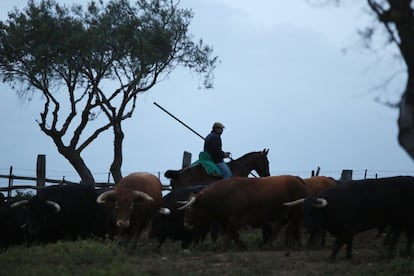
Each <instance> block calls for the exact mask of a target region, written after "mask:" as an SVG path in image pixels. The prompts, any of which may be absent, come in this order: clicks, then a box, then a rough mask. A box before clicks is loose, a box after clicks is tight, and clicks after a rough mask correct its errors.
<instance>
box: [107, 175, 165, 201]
mask: <svg viewBox="0 0 414 276" xmlns="http://www.w3.org/2000/svg"><path fill="white" fill-rule="evenodd" d="M121 190H135V191H141V192H144V193H146V194H148V195H149V196H150V197H152V199H153V200H154V202H153V203H154V204H156V205H160V204H161V200H162V185H161V182H160V180H159V179H158V178H157V177H156V176H155V175H152V174H149V173H131V174H129V175H128V176H126V177H124V178H122V179H121V180H120V181H119V182H118V184H117V185H115V187H114V191H115V192H119V191H121Z"/></svg>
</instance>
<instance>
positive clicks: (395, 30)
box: [306, 0, 414, 159]
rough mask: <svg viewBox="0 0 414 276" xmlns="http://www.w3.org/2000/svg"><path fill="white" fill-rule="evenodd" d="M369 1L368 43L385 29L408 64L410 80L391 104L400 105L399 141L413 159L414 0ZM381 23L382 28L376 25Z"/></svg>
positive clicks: (325, 0) (365, 33) (319, 0)
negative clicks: (371, 20) (370, 20)
mask: <svg viewBox="0 0 414 276" xmlns="http://www.w3.org/2000/svg"><path fill="white" fill-rule="evenodd" d="M306 1H307V2H308V3H311V4H313V5H314V4H316V5H321V6H323V5H325V4H328V3H335V4H338V5H339V4H340V3H342V2H345V1H346V0H306ZM366 3H367V7H368V8H369V11H371V12H372V15H373V16H374V18H375V19H376V21H375V22H376V23H375V24H377V25H372V26H365V27H364V30H363V31H361V32H360V34H361V35H362V36H363V38H364V39H365V41H366V43H367V45H370V43H373V42H372V41H374V40H373V39H372V38H373V37H374V35H376V34H377V33H378V30H379V29H380V30H382V31H385V34H386V36H387V38H388V39H387V41H388V43H390V44H393V45H395V46H397V48H398V50H399V53H400V54H401V58H402V60H403V61H404V63H405V65H406V71H407V83H406V85H405V89H404V91H402V95H401V100H400V102H399V103H398V104H397V105H394V104H390V106H397V107H398V108H399V117H398V127H399V133H398V141H399V143H400V145H401V147H402V148H403V149H404V150H405V151H406V152H407V153H408V155H409V156H410V157H411V158H412V159H414V9H413V6H414V3H413V1H412V0H367V1H366ZM378 26H381V27H382V28H377V27H378ZM383 33H384V32H381V34H383Z"/></svg>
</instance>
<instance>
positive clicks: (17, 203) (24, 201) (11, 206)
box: [10, 199, 29, 208]
mask: <svg viewBox="0 0 414 276" xmlns="http://www.w3.org/2000/svg"><path fill="white" fill-rule="evenodd" d="M27 202H29V201H28V200H27V199H25V200H20V201H17V202H15V203H13V204H12V205H10V208H17V207H20V206H23V205H26V204H27Z"/></svg>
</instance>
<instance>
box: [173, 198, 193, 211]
mask: <svg viewBox="0 0 414 276" xmlns="http://www.w3.org/2000/svg"><path fill="white" fill-rule="evenodd" d="M196 200H197V198H196V197H195V196H193V197H191V198H190V200H189V201H187V203H186V204H184V205H183V206H181V207H179V208H177V210H184V209H187V208H188V207H190V206H191V205H193V204H194V202H196Z"/></svg>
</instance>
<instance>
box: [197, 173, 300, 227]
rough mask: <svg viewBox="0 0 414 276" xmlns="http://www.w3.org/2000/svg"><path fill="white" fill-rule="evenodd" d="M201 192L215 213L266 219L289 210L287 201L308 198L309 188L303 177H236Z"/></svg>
mask: <svg viewBox="0 0 414 276" xmlns="http://www.w3.org/2000/svg"><path fill="white" fill-rule="evenodd" d="M200 194H202V195H201V197H200V198H199V199H201V200H202V201H203V205H204V206H206V207H205V208H209V210H210V211H211V212H214V213H216V214H219V215H220V214H222V215H223V216H228V215H229V214H233V215H236V216H237V215H239V216H250V217H251V218H253V217H255V216H256V217H257V219H258V220H260V219H263V220H264V219H268V217H271V216H277V215H278V214H281V213H283V212H285V210H286V209H285V208H284V207H283V203H284V202H288V201H293V200H296V199H299V198H301V197H305V196H306V189H305V186H304V183H303V181H302V180H301V179H300V178H298V177H295V176H290V175H284V176H269V177H260V178H246V177H233V178H231V179H228V180H221V181H218V182H215V183H213V184H210V185H209V186H208V187H207V188H205V189H204V190H203V191H201V192H200ZM260 216H262V218H260Z"/></svg>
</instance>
